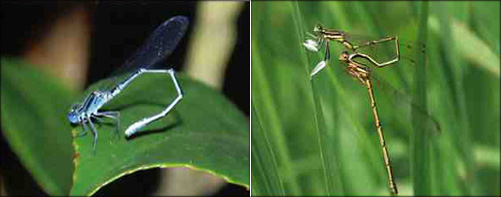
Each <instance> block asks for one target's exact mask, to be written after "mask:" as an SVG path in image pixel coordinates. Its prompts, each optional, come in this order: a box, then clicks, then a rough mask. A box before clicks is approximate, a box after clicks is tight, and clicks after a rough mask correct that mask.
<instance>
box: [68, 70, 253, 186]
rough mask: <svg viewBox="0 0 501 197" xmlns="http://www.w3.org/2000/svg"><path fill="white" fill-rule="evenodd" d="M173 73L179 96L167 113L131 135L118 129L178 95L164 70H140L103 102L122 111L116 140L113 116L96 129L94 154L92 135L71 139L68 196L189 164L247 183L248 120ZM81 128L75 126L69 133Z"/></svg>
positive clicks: (200, 86)
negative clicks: (72, 155)
mask: <svg viewBox="0 0 501 197" xmlns="http://www.w3.org/2000/svg"><path fill="white" fill-rule="evenodd" d="M177 77H178V79H179V83H180V85H181V88H182V90H183V92H184V98H183V99H182V100H181V102H180V103H178V105H176V106H175V107H174V109H173V110H172V111H171V112H170V113H169V114H168V115H167V116H166V117H164V118H161V119H159V120H158V121H155V122H153V123H151V124H150V125H148V126H146V127H145V128H143V129H141V130H140V131H139V133H138V134H137V135H136V136H133V137H131V138H129V139H126V138H125V136H124V134H123V131H124V130H125V129H126V128H127V127H128V126H129V125H131V124H132V123H134V122H135V121H138V120H140V119H142V118H145V117H148V116H152V115H154V114H156V113H159V112H160V111H162V110H163V109H164V108H165V107H166V106H167V105H168V104H170V102H171V101H172V100H173V99H174V98H175V97H176V96H177V93H176V91H175V88H174V85H173V83H172V80H171V78H170V76H169V75H164V74H144V75H142V76H140V77H138V78H136V79H135V80H134V81H133V82H132V83H131V84H130V85H129V86H127V87H126V88H125V89H124V91H123V92H122V93H121V94H119V95H118V96H117V97H116V98H114V99H113V100H112V101H110V103H109V104H107V105H105V107H103V109H102V110H101V111H120V113H121V115H120V128H119V130H120V131H119V135H120V137H119V138H118V139H117V138H114V134H115V133H114V132H115V125H114V124H113V123H114V121H113V120H112V119H110V120H104V121H103V122H102V123H101V124H98V125H100V126H98V127H97V128H96V130H97V132H98V139H97V147H96V153H95V154H94V153H93V138H92V135H91V134H87V135H86V136H83V137H77V138H75V141H74V146H75V149H76V154H77V155H78V157H76V159H75V160H74V162H75V169H76V170H75V174H74V176H73V180H74V181H75V184H74V186H73V188H72V189H71V193H70V194H71V195H92V194H93V193H95V192H96V191H97V190H98V189H99V188H101V187H103V186H104V185H106V184H107V183H109V182H111V181H113V180H115V179H117V178H119V177H121V176H124V175H126V174H129V173H133V172H135V171H138V170H142V169H148V168H154V167H188V168H191V169H196V170H202V171H205V172H208V173H212V174H215V175H217V176H220V177H222V178H224V179H225V180H227V181H228V182H230V183H235V184H239V185H242V186H245V187H247V188H248V187H249V176H250V175H249V174H250V172H249V168H250V167H249V162H250V160H249V152H250V150H249V149H250V148H249V143H250V142H249V141H250V139H249V121H248V120H247V118H245V117H244V116H243V115H242V113H241V112H240V111H238V110H237V108H236V107H235V106H234V105H233V104H231V103H230V102H228V100H227V99H226V98H225V97H224V96H223V95H222V94H221V93H219V92H217V91H215V90H213V89H211V88H208V87H207V86H206V85H203V84H202V83H200V82H196V81H193V80H191V79H189V78H188V77H186V76H184V75H183V74H179V73H178V74H177ZM121 78H124V77H121ZM108 81H109V79H108V80H103V81H102V82H100V83H98V84H95V85H93V86H91V87H90V88H89V90H87V91H86V92H87V93H89V92H91V91H94V90H96V89H97V88H98V87H99V86H100V85H101V83H108ZM87 93H86V94H84V95H87ZM82 129H83V127H81V126H79V127H76V128H75V129H74V130H73V131H72V132H73V133H74V134H76V133H79V132H81V131H82Z"/></svg>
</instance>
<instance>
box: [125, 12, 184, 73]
mask: <svg viewBox="0 0 501 197" xmlns="http://www.w3.org/2000/svg"><path fill="white" fill-rule="evenodd" d="M187 27H188V18H186V17H185V16H175V17H172V18H170V19H169V20H167V21H165V22H164V23H163V24H162V25H160V26H159V27H158V28H157V29H156V30H155V31H154V32H153V33H152V34H151V35H150V37H149V38H148V40H146V42H145V43H144V44H143V45H142V46H141V47H140V48H139V49H138V50H137V51H136V53H135V54H134V55H133V56H131V57H130V58H129V59H127V61H125V63H124V64H123V65H122V68H127V69H125V70H128V71H131V70H132V68H148V67H151V66H153V65H155V64H157V63H159V62H160V61H162V60H164V59H165V58H167V57H168V56H169V55H170V54H171V53H172V52H173V51H174V50H175V49H176V47H177V45H178V44H179V41H181V38H183V36H184V34H185V33H186V29H187Z"/></svg>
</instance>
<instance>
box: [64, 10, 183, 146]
mask: <svg viewBox="0 0 501 197" xmlns="http://www.w3.org/2000/svg"><path fill="white" fill-rule="evenodd" d="M187 27H188V19H187V18H186V17H184V16H175V17H172V18H170V19H169V20H167V21H165V22H164V23H163V24H162V25H160V26H159V27H158V28H157V29H156V30H155V31H154V32H153V33H152V34H151V35H150V37H149V38H148V40H147V41H146V42H145V43H144V44H143V46H142V47H140V48H139V49H138V50H137V52H136V53H135V54H134V55H133V56H131V57H130V58H129V59H127V61H126V62H125V63H124V64H123V65H122V66H121V67H122V68H124V69H126V70H127V69H134V70H133V71H132V74H130V76H129V77H127V78H126V79H125V80H123V81H118V82H116V83H113V84H114V85H113V86H111V88H105V89H100V90H97V91H94V92H92V93H90V94H89V95H88V96H87V97H85V99H84V101H83V102H82V103H78V104H75V105H73V106H72V107H71V109H70V112H69V113H68V116H67V118H68V120H69V121H70V123H71V124H78V125H82V126H83V131H82V132H81V133H80V134H78V135H77V136H81V135H84V134H86V131H87V124H88V125H90V130H91V132H92V134H93V135H94V142H93V150H94V152H95V150H96V142H97V130H96V128H95V126H94V123H93V122H92V121H93V119H96V120H99V117H108V118H112V119H114V120H115V123H116V132H118V128H119V125H120V112H118V111H99V110H100V109H101V107H102V106H103V105H105V104H106V103H108V102H109V101H110V100H112V99H113V98H115V97H116V96H117V95H118V94H120V93H121V92H122V91H123V90H124V89H125V88H126V87H127V86H128V85H129V84H130V83H131V82H132V81H133V80H134V79H136V78H137V77H139V76H141V75H143V74H147V73H149V74H155V73H156V74H168V75H169V76H170V77H171V79H172V82H173V83H174V86H175V88H176V91H177V94H178V96H177V97H176V98H175V99H174V100H173V101H172V102H171V103H170V104H169V105H168V106H167V107H166V108H165V109H164V110H163V111H162V112H160V113H158V114H155V115H153V116H150V117H146V118H143V119H141V120H139V121H136V122H135V123H133V124H131V125H130V126H129V127H128V128H127V129H126V130H125V135H126V136H127V137H129V136H131V135H134V134H135V133H137V131H138V130H140V129H141V128H143V127H144V126H146V125H148V124H150V123H151V122H153V121H156V120H158V119H160V118H162V117H164V116H166V115H167V114H168V113H169V112H170V111H171V110H172V109H173V108H174V106H176V105H177V104H178V103H179V101H181V99H182V98H183V92H182V90H181V87H180V85H179V82H178V81H177V78H176V75H175V71H174V69H173V68H169V69H152V67H153V66H154V65H156V64H159V63H160V62H161V61H162V60H164V59H165V58H167V57H168V56H169V55H170V54H171V53H172V52H173V51H174V50H175V48H176V46H177V45H178V43H179V41H180V40H181V38H182V37H183V35H184V34H185V32H186V29H187Z"/></svg>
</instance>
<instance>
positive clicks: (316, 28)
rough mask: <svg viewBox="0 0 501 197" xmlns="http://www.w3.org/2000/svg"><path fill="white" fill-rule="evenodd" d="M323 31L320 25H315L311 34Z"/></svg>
mask: <svg viewBox="0 0 501 197" xmlns="http://www.w3.org/2000/svg"><path fill="white" fill-rule="evenodd" d="M323 31H324V27H323V26H322V24H316V25H315V27H314V28H313V32H315V33H321V32H323Z"/></svg>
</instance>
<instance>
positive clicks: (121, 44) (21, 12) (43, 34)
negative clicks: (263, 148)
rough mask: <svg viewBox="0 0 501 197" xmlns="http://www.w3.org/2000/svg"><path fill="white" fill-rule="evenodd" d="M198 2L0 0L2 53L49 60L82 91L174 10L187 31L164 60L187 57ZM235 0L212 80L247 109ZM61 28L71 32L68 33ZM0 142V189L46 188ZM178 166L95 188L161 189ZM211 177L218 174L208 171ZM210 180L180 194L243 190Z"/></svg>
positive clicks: (244, 47)
mask: <svg viewBox="0 0 501 197" xmlns="http://www.w3.org/2000/svg"><path fill="white" fill-rule="evenodd" d="M204 3H205V4H206V3H207V2H202V3H199V2H173V3H161V2H141V3H129V2H115V3H106V2H89V3H87V2H86V3H84V2H71V3H70V2H63V1H61V2H60V1H55V2H29V3H27V2H2V3H1V6H0V14H1V26H2V28H1V42H0V43H1V55H2V56H23V57H25V58H26V59H28V60H29V61H31V62H32V63H35V64H39V65H42V67H43V65H50V66H45V67H44V69H47V70H49V72H51V73H52V74H54V76H56V77H59V78H61V79H63V80H64V81H65V82H66V83H67V84H68V87H70V88H72V89H74V90H76V91H82V90H84V89H85V88H86V87H88V86H89V85H90V84H92V83H94V82H96V81H98V80H100V79H104V78H106V77H108V76H110V75H112V73H114V72H116V70H117V69H118V70H119V67H120V66H121V64H122V63H123V62H124V61H125V60H126V59H127V58H128V57H129V56H131V55H133V54H134V52H135V50H136V49H137V48H138V47H139V46H140V45H141V44H142V43H143V42H144V41H145V40H146V38H147V37H148V36H149V34H150V33H151V32H152V31H153V30H154V29H155V28H156V27H157V26H158V25H160V24H161V23H162V22H164V21H165V20H167V19H169V18H170V17H172V16H175V15H184V16H187V17H188V18H189V19H190V25H189V27H188V31H187V33H186V34H185V37H184V38H183V39H182V41H181V43H180V44H179V45H178V47H177V49H176V50H175V51H174V53H173V54H171V55H170V56H169V57H168V59H167V63H168V64H169V65H174V68H175V69H176V70H178V71H180V70H181V71H184V70H186V68H185V67H187V66H186V65H188V64H187V63H186V62H187V59H189V58H190V57H189V56H190V55H189V54H196V50H195V49H191V50H193V51H194V52H192V53H190V52H189V47H190V42H191V37H192V35H193V34H194V27H195V26H196V25H198V24H199V23H200V22H201V21H199V19H200V16H198V18H197V14H199V13H201V12H200V9H203V8H201V7H202V6H203V5H201V4H204ZM212 3H215V2H212ZM233 3H236V2H233ZM237 4H242V5H237V6H229V7H233V8H234V9H233V10H236V11H233V12H237V13H238V14H236V17H237V18H236V19H235V21H236V22H237V32H236V35H235V40H234V44H232V43H230V44H229V46H230V47H229V48H230V50H231V51H230V53H229V57H228V58H227V60H225V61H226V62H227V63H225V64H224V65H223V66H221V67H220V69H222V73H221V76H223V77H224V79H220V80H222V84H220V85H219V86H218V85H216V86H215V87H216V88H218V89H220V90H221V91H222V92H223V94H224V95H225V96H226V97H228V98H229V99H230V100H231V101H232V102H233V103H234V104H236V105H237V107H238V108H239V109H240V110H241V111H242V112H243V113H244V114H245V115H247V116H249V107H250V105H249V103H250V102H249V98H250V94H249V93H250V89H249V87H250V84H249V81H250V73H249V61H250V51H249V41H250V40H249V38H250V33H249V25H250V24H249V20H250V19H249V3H248V2H246V3H237ZM206 7H207V6H206ZM213 7H214V6H213ZM220 7H222V8H221V10H220V11H221V12H226V11H227V10H225V9H230V8H228V6H227V7H226V8H225V7H224V6H220ZM235 7H236V8H235ZM206 10H207V9H206ZM202 17H207V16H205V15H202ZM61 18H63V19H61ZM64 18H66V19H64ZM203 19H204V20H205V19H206V18H203ZM61 21H62V22H61ZM61 24H63V25H61ZM65 25H66V28H64V26H65ZM60 26H63V28H60ZM68 26H69V28H68ZM68 29H70V30H71V29H72V30H74V31H76V32H78V33H76V34H75V33H74V32H71V31H68ZM82 32H83V33H82ZM47 40H49V41H47ZM54 43H55V44H54ZM57 43H64V44H66V45H68V43H75V45H74V48H71V46H70V48H63V49H61V48H60V47H59V46H58V45H57ZM232 47H234V48H232ZM55 49H57V51H56V50H55ZM72 49H74V50H72ZM67 54H69V55H67ZM51 57H54V58H52V59H51ZM65 57H66V59H65ZM68 57H69V58H68ZM57 58H59V59H57ZM223 59H224V58H223ZM223 62H224V61H223ZM190 72H193V71H190ZM202 81H203V80H202ZM216 84H217V83H216ZM212 86H214V85H212ZM0 147H1V150H0V151H1V153H0V154H1V155H2V156H1V157H2V159H1V161H2V162H1V165H0V168H1V172H2V173H1V182H2V185H1V186H2V190H4V189H5V190H4V191H3V192H2V194H6V193H7V194H9V195H47V194H46V193H44V192H43V190H42V189H41V188H40V187H39V186H38V185H37V183H36V182H35V181H34V180H33V179H32V178H31V176H30V174H29V173H28V171H27V170H26V169H25V168H24V167H23V166H22V165H21V163H20V161H19V160H18V158H17V157H16V156H15V154H14V153H13V152H12V151H11V150H10V148H9V147H8V145H7V144H6V142H5V140H4V138H3V137H2V140H1V144H0ZM180 171H181V173H177V172H173V171H171V170H167V171H164V170H163V169H158V168H155V169H150V170H143V171H139V172H136V173H133V174H131V175H127V176H124V177H122V178H120V179H118V180H116V181H113V182H112V183H110V184H109V185H107V186H105V187H103V188H102V189H100V190H99V191H98V192H97V193H96V195H152V194H157V195H162V194H165V193H161V192H158V191H160V190H161V189H159V188H160V187H162V185H161V184H160V183H161V182H162V181H161V180H162V177H163V176H169V175H171V174H177V176H183V171H186V170H185V169H180ZM190 173H191V172H190ZM180 174H181V175H180ZM184 174H186V173H184ZM188 174H189V173H188ZM186 176H188V175H186ZM201 176H207V175H201ZM212 179H217V178H208V180H212ZM168 180H172V179H168ZM164 182H165V181H164ZM215 182H221V180H216V181H215ZM209 185H210V184H209ZM212 185H218V186H215V188H217V189H210V192H202V193H197V194H194V193H187V194H188V195H214V196H221V195H238V196H242V195H249V191H248V190H247V189H246V188H244V187H241V186H237V185H233V184H224V183H222V184H212ZM187 188H189V187H187ZM213 188H214V187H213ZM167 194H172V193H167Z"/></svg>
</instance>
